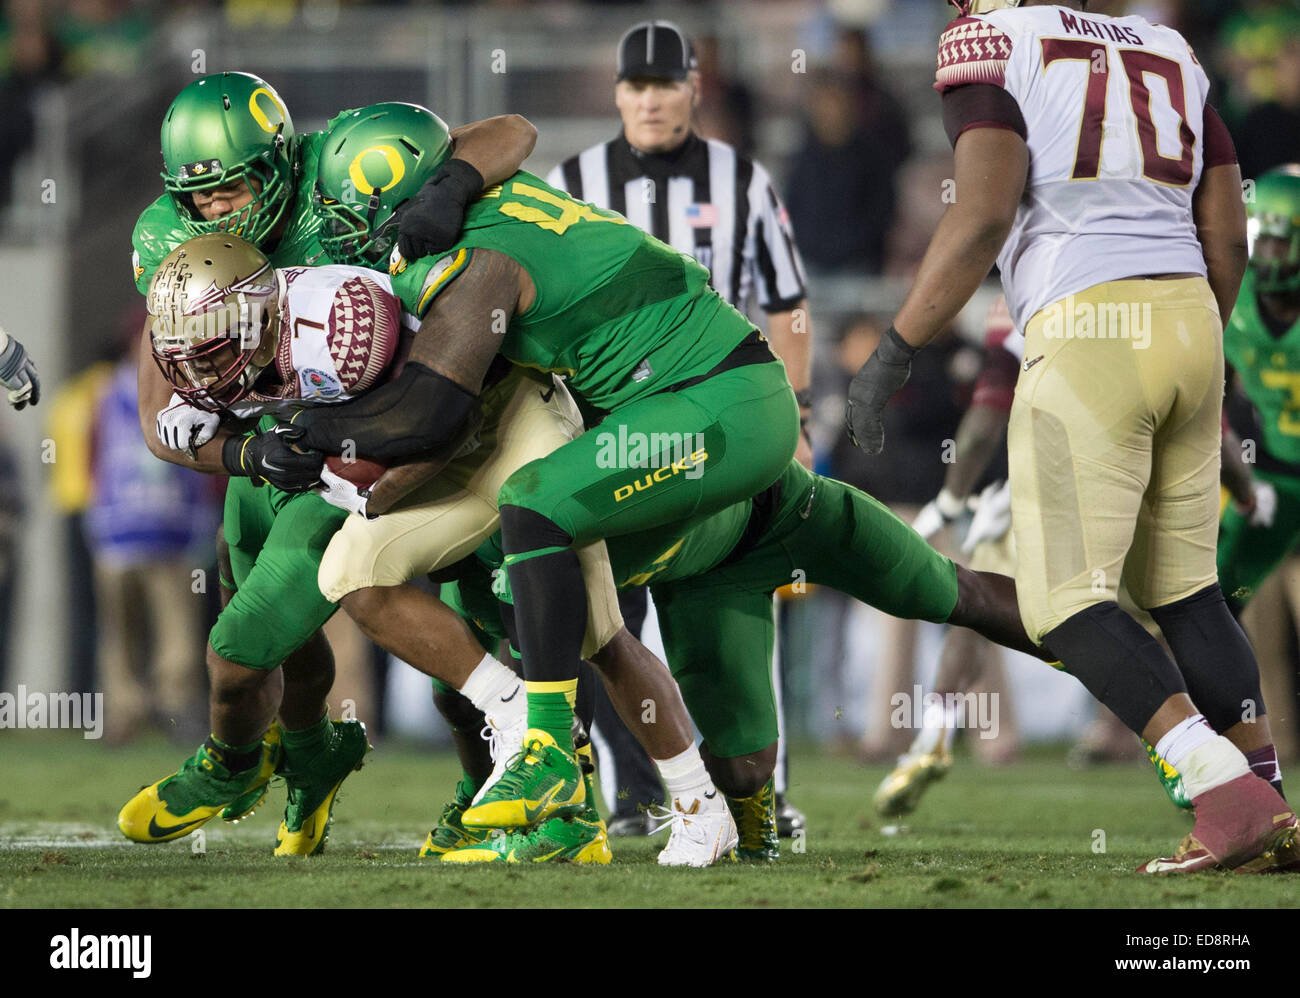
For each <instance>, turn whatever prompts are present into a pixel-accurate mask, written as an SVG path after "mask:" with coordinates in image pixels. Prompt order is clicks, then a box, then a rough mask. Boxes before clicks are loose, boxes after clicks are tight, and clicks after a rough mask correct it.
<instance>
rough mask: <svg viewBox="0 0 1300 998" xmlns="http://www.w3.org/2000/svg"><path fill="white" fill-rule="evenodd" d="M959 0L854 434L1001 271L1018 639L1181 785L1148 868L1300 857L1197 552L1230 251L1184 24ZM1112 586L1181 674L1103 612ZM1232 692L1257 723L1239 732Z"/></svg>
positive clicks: (1211, 508)
mask: <svg viewBox="0 0 1300 998" xmlns="http://www.w3.org/2000/svg"><path fill="white" fill-rule="evenodd" d="M954 2H957V6H958V7H959V8H960V10H961V13H962V15H963V16H962V17H960V18H958V19H957V20H955V21H954V22H953V23H952V24H951V25H949V27H948V29H947V30H946V31H945V33H944V36H943V39H942V41H941V43H940V49H939V68H938V81H937V84H936V86H937V88H938V89H939V91H940V92H941V93H942V94H943V103H944V119H945V124H946V125H947V128H948V131H949V134H950V137H951V138H952V140H953V142H954V145H955V160H956V186H957V190H958V191H960V195H959V197H958V199H957V201H956V203H954V204H953V205H951V206H950V207H949V208H948V210H947V212H946V213H945V215H944V217H943V219H942V221H941V222H940V224H939V229H938V231H937V232H936V233H935V236H934V238H933V239H932V241H931V243H930V247H929V249H928V251H927V253H926V257H925V259H924V260H923V262H922V264H921V268H920V271H919V272H918V274H917V278H916V281H915V283H914V284H913V287H912V289H911V291H910V292H909V294H908V297H907V299H906V300H905V301H904V303H903V306H902V308H901V310H900V311H899V313H898V316H897V317H896V319H895V322H894V324H893V326H892V327H891V328H890V330H889V332H888V333H887V335H886V336H885V337H884V338H883V339H882V341H881V344H880V346H879V347H877V349H876V351H875V353H874V354H873V355H872V357H871V358H870V359H869V360H868V361H867V363H866V364H865V365H864V366H863V369H862V370H861V371H860V372H859V373H858V375H857V376H856V377H855V378H854V380H853V383H852V384H851V386H850V389H849V409H848V421H849V425H850V429H851V431H852V433H853V434H854V436H855V439H856V440H857V441H858V443H859V444H860V445H861V446H862V447H863V448H864V449H865V450H866V451H868V452H869V453H879V452H880V450H881V449H882V447H883V444H884V440H883V433H882V430H881V420H880V414H881V411H882V410H883V408H884V406H885V404H886V403H887V402H888V400H889V398H890V397H891V396H892V395H893V394H894V392H896V391H897V390H898V388H899V387H900V386H901V385H902V384H903V383H904V382H905V381H906V379H907V376H908V372H909V369H910V364H911V358H912V355H913V354H914V353H915V352H916V350H917V349H919V348H920V347H921V346H923V345H924V344H926V343H927V342H929V341H930V339H932V338H933V337H934V336H935V335H936V334H937V332H938V331H939V330H940V329H941V328H943V326H944V325H946V324H947V323H948V322H950V321H951V320H952V318H953V316H954V315H956V313H957V311H958V309H959V308H960V307H961V306H962V305H963V304H964V303H965V302H966V300H967V299H968V298H969V297H970V295H971V293H972V292H973V291H974V289H975V288H976V286H977V285H978V284H979V282H980V281H982V280H983V278H984V276H985V275H986V274H987V273H988V271H989V269H990V267H991V266H992V264H993V262H994V260H995V258H996V259H997V261H998V263H999V266H1000V269H1001V272H1002V282H1003V288H1004V290H1005V292H1006V295H1007V301H1008V304H1009V306H1010V308H1011V312H1012V316H1013V319H1014V321H1015V323H1016V325H1017V326H1018V327H1019V328H1022V329H1023V330H1024V334H1025V360H1024V362H1023V363H1022V365H1021V373H1020V377H1019V381H1018V383H1017V386H1016V396H1015V402H1014V405H1013V408H1012V413H1011V423H1010V431H1009V451H1010V469H1011V495H1012V529H1013V530H1014V536H1015V542H1016V550H1017V559H1018V563H1017V574H1016V583H1017V593H1018V596H1019V600H1020V606H1021V613H1022V615H1023V617H1024V622H1025V629H1026V631H1027V632H1028V633H1029V635H1030V637H1031V638H1033V639H1034V640H1035V641H1037V642H1040V643H1041V644H1042V645H1043V646H1044V647H1046V648H1048V649H1049V650H1050V651H1051V652H1052V653H1054V654H1055V655H1056V657H1057V658H1058V659H1059V660H1060V661H1061V662H1063V663H1064V666H1065V668H1066V669H1067V670H1068V671H1069V672H1071V673H1072V674H1073V675H1075V676H1076V677H1077V678H1078V679H1079V680H1080V681H1081V682H1083V684H1084V685H1085V686H1086V687H1087V688H1088V690H1089V691H1090V692H1091V693H1092V694H1093V695H1094V696H1096V697H1097V698H1098V699H1099V700H1101V701H1102V703H1104V704H1105V705H1106V706H1107V707H1109V708H1110V709H1111V710H1112V711H1113V712H1114V713H1115V714H1116V715H1117V716H1118V717H1119V718H1120V719H1121V720H1122V721H1124V723H1125V724H1126V725H1128V726H1129V727H1130V728H1131V729H1132V730H1133V731H1135V732H1137V733H1139V734H1140V735H1142V737H1143V738H1144V739H1145V740H1146V741H1147V742H1149V743H1150V744H1152V745H1154V746H1155V747H1156V750H1157V753H1158V754H1159V755H1160V756H1161V757H1162V758H1164V759H1166V760H1168V762H1169V763H1170V764H1171V765H1172V766H1174V767H1175V768H1176V769H1178V770H1179V772H1180V773H1181V774H1182V777H1183V781H1184V784H1185V786H1186V788H1187V792H1188V794H1189V795H1190V796H1191V798H1192V801H1193V805H1194V808H1195V815H1196V824H1195V827H1194V829H1193V831H1192V833H1191V834H1190V835H1188V836H1187V837H1186V838H1185V839H1184V840H1183V841H1182V842H1181V843H1180V844H1179V846H1178V849H1177V851H1176V852H1175V854H1174V855H1173V856H1171V857H1167V858H1160V859H1154V860H1151V861H1150V862H1148V863H1146V864H1144V865H1143V866H1142V867H1141V872H1146V873H1188V872H1194V871H1198V870H1205V869H1209V868H1212V867H1215V866H1224V867H1227V868H1229V869H1234V870H1238V871H1241V872H1257V871H1264V870H1274V869H1280V868H1283V867H1287V866H1291V865H1295V864H1300V841H1298V839H1300V821H1298V820H1297V818H1296V816H1295V814H1294V813H1293V812H1292V811H1291V809H1290V808H1289V807H1287V805H1286V803H1285V801H1283V800H1282V798H1281V797H1280V796H1279V795H1278V793H1277V791H1276V790H1275V789H1274V788H1273V787H1271V786H1270V785H1269V783H1268V782H1266V781H1265V780H1263V779H1260V778H1259V777H1258V776H1257V775H1255V773H1253V772H1252V770H1251V767H1250V763H1249V762H1248V760H1247V758H1246V755H1245V754H1244V752H1251V751H1255V750H1257V749H1259V748H1263V747H1264V746H1266V745H1268V744H1270V743H1271V741H1272V739H1271V736H1270V735H1269V732H1268V725H1267V723H1266V722H1265V721H1264V718H1263V717H1262V713H1263V711H1262V704H1261V697H1260V690H1259V671H1258V667H1257V665H1256V662H1255V657H1254V653H1253V652H1252V650H1251V648H1250V645H1249V644H1248V643H1247V641H1246V639H1245V636H1244V635H1243V634H1242V633H1241V630H1240V628H1238V627H1237V626H1236V622H1235V621H1234V620H1233V619H1232V615H1231V614H1230V613H1229V611H1228V608H1227V605H1226V603H1225V602H1224V599H1223V594H1222V592H1221V591H1220V588H1219V584H1218V579H1217V575H1216V572H1215V566H1214V563H1213V557H1212V552H1213V550H1214V545H1215V539H1216V533H1217V528H1218V488H1217V485H1218V481H1217V480H1218V472H1219V447H1220V432H1219V427H1220V413H1221V396H1222V386H1223V366H1222V364H1223V353H1222V325H1221V322H1220V316H1223V315H1227V314H1229V313H1230V311H1231V308H1232V304H1233V302H1234V301H1235V300H1236V297H1237V292H1238V289H1239V286H1240V283H1241V278H1242V273H1243V270H1244V268H1245V262H1246V253H1245V213H1244V210H1243V208H1242V203H1241V200H1242V199H1241V173H1240V170H1239V169H1238V167H1237V164H1236V156H1235V153H1234V151H1233V149H1232V142H1231V139H1230V138H1229V137H1228V134H1227V130H1226V128H1225V127H1224V126H1223V124H1222V121H1221V120H1220V119H1219V118H1218V116H1217V114H1215V112H1214V111H1213V109H1212V108H1210V107H1208V106H1207V104H1206V93H1207V91H1208V89H1209V80H1208V79H1207V77H1206V75H1205V72H1204V70H1202V69H1201V67H1200V65H1199V64H1198V63H1197V62H1196V59H1195V57H1194V56H1193V54H1192V52H1191V50H1190V48H1189V47H1188V46H1187V43H1186V41H1184V40H1183V38H1182V37H1181V36H1180V35H1179V34H1178V33H1177V32H1176V31H1174V30H1172V29H1170V28H1165V27H1160V26H1155V25H1151V24H1149V23H1148V22H1147V21H1145V20H1144V19H1143V18H1141V17H1138V16H1128V17H1119V18H1112V17H1107V16H1105V15H1101V14H1096V15H1093V14H1088V13H1085V12H1084V7H1085V4H1084V3H1082V2H1080V0H1069V2H1055V3H1052V2H1041V0H1026V2H1025V3H1024V4H1023V5H1021V4H1019V3H1017V2H1016V0H954ZM1016 7H1019V8H1020V9H1013V8H1016ZM1153 80H1159V81H1160V82H1159V83H1158V85H1156V86H1154V87H1153V86H1152V85H1151V82H1150V81H1153ZM1108 121H1109V125H1108ZM1071 137H1072V138H1071ZM1103 220H1104V224H1103ZM1121 574H1122V575H1123V578H1124V581H1125V583H1126V584H1127V586H1128V588H1129V591H1130V593H1131V594H1132V596H1133V597H1134V599H1135V601H1136V602H1137V604H1138V605H1139V606H1140V607H1142V608H1144V609H1146V610H1148V611H1149V612H1150V613H1151V614H1152V616H1153V617H1154V618H1155V619H1156V621H1157V623H1158V624H1159V625H1160V628H1161V630H1162V631H1163V632H1164V635H1165V637H1166V639H1167V640H1168V642H1169V644H1170V647H1171V648H1172V649H1173V653H1174V658H1173V660H1171V659H1170V657H1169V656H1168V655H1167V654H1166V653H1165V652H1164V651H1163V650H1162V649H1161V647H1160V645H1159V644H1158V643H1157V642H1156V641H1155V639H1154V638H1152V637H1151V636H1150V635H1149V634H1148V633H1147V632H1146V631H1145V630H1143V628H1142V627H1141V626H1140V625H1139V624H1138V623H1137V621H1135V620H1134V619H1133V617H1132V616H1130V615H1129V614H1127V613H1125V612H1124V611H1123V610H1122V609H1120V607H1119V605H1118V604H1117V602H1116V594H1117V590H1118V587H1119V583H1120V578H1121ZM1243 702H1250V703H1252V704H1255V705H1258V707H1259V710H1258V713H1259V715H1261V716H1254V715H1252V716H1251V717H1250V718H1249V721H1245V720H1242V718H1241V712H1242V706H1241V705H1242V703H1243ZM1202 711H1205V712H1206V713H1202ZM1225 736H1226V737H1225Z"/></svg>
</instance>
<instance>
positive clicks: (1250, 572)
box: [1216, 471, 1300, 609]
mask: <svg viewBox="0 0 1300 998" xmlns="http://www.w3.org/2000/svg"><path fill="white" fill-rule="evenodd" d="M1255 477H1256V478H1258V479H1261V480H1262V481H1265V482H1268V483H1269V484H1270V485H1272V486H1273V488H1274V489H1276V490H1277V512H1276V513H1275V514H1274V516H1273V525H1272V526H1269V527H1252V526H1251V525H1250V516H1249V515H1248V514H1245V513H1242V512H1241V511H1240V510H1239V509H1237V507H1236V506H1235V505H1233V504H1232V503H1229V504H1228V508H1227V509H1225V510H1224V512H1223V517H1222V518H1221V519H1220V521H1219V546H1218V552H1217V555H1216V558H1217V561H1218V568H1219V585H1220V587H1221V588H1222V589H1223V595H1224V596H1225V597H1226V598H1227V600H1228V603H1229V604H1230V605H1233V606H1235V607H1236V608H1238V609H1240V608H1241V607H1243V606H1245V605H1246V604H1247V603H1249V602H1250V598H1251V597H1252V596H1253V595H1255V590H1256V589H1258V588H1259V586H1260V584H1261V583H1262V582H1263V581H1264V580H1265V579H1267V578H1268V577H1269V576H1270V575H1271V574H1272V573H1273V570H1274V569H1276V568H1277V567H1278V565H1280V564H1281V563H1282V561H1283V559H1285V558H1286V556H1287V555H1289V554H1290V553H1291V552H1292V551H1294V550H1295V548H1296V545H1297V544H1298V543H1300V478H1296V477H1294V476H1292V475H1286V474H1277V473H1274V472H1268V471H1256V472H1255Z"/></svg>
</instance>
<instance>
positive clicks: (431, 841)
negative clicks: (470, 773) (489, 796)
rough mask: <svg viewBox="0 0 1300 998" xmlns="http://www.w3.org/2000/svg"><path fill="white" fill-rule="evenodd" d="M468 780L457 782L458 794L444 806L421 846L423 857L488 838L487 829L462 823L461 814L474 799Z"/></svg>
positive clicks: (443, 852)
mask: <svg viewBox="0 0 1300 998" xmlns="http://www.w3.org/2000/svg"><path fill="white" fill-rule="evenodd" d="M466 780H468V777H465V778H464V779H462V780H461V781H460V782H459V783H457V784H456V796H455V797H454V798H453V799H452V800H451V801H449V802H448V803H447V804H445V805H444V806H443V809H442V816H441V817H440V818H439V819H438V824H436V825H435V826H434V827H433V830H432V831H431V832H429V835H428V837H427V838H426V839H425V840H424V845H422V846H420V858H421V859H428V858H429V857H433V858H435V859H437V858H439V857H441V856H443V855H445V854H446V853H449V852H451V851H452V850H453V849H459V848H461V847H462V846H472V845H477V844H478V843H480V842H482V841H483V840H484V839H485V838H487V836H488V832H487V830H486V829H482V828H466V827H465V826H464V825H463V824H461V820H460V819H461V816H462V815H463V814H464V813H465V809H466V808H467V807H469V806H470V804H471V803H472V801H473V799H474V791H473V789H472V788H467V787H466V785H465V783H466ZM467 791H468V792H467Z"/></svg>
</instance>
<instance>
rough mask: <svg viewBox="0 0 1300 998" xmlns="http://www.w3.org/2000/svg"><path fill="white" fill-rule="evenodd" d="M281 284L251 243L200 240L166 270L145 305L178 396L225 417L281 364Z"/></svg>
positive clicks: (181, 250)
mask: <svg viewBox="0 0 1300 998" xmlns="http://www.w3.org/2000/svg"><path fill="white" fill-rule="evenodd" d="M281 290H282V288H281V281H280V278H279V276H278V275H277V274H276V271H275V269H274V268H273V267H272V266H271V262H270V261H269V260H268V259H267V258H266V257H265V256H264V255H263V254H262V253H261V251H260V250H258V249H257V248H256V247H254V246H253V245H251V244H250V243H247V242H245V241H244V240H242V239H240V238H239V237H238V236H234V235H231V234H229V233H225V232H218V233H213V234H210V235H206V236H196V237H195V238H193V239H189V240H187V241H186V242H183V243H181V245H180V246H178V247H176V249H174V250H172V252H171V253H169V254H168V255H167V257H166V258H165V259H164V260H163V262H162V263H160V264H159V265H158V270H157V272H156V273H155V274H154V275H153V280H152V281H150V282H149V292H148V295H147V296H146V298H145V302H146V304H147V306H148V308H149V315H150V316H151V317H152V320H153V324H152V340H153V356H154V360H155V361H157V363H158V367H159V368H160V369H161V370H162V373H163V376H164V377H165V378H166V379H167V380H168V381H169V382H171V384H172V387H173V388H175V389H176V393H177V394H178V395H180V396H181V398H183V399H185V401H187V402H189V403H190V404H191V405H195V406H198V407H199V408H200V409H206V410H208V411H209V412H218V411H220V410H222V409H225V408H227V407H228V406H230V405H232V404H234V403H235V402H237V401H239V400H240V399H241V398H243V397H244V396H245V395H247V394H248V393H249V392H250V391H251V390H252V388H253V383H254V382H255V381H257V378H258V376H259V375H260V374H261V373H262V371H263V370H264V369H265V368H266V367H267V365H269V364H271V363H272V362H273V361H274V360H275V351H276V346H277V344H278V343H279V339H280V318H281V317H280V294H281Z"/></svg>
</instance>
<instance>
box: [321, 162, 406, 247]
mask: <svg viewBox="0 0 1300 998" xmlns="http://www.w3.org/2000/svg"><path fill="white" fill-rule="evenodd" d="M379 195H380V192H379V191H374V192H373V193H372V194H371V195H370V197H369V198H368V199H367V201H366V206H365V207H366V214H365V216H364V217H363V216H362V215H361V213H360V212H358V211H357V210H356V209H355V208H352V207H351V206H349V205H347V204H345V203H344V202H342V201H337V200H335V199H334V198H331V197H327V196H326V194H325V192H324V190H323V189H322V188H321V185H320V184H319V183H317V185H316V189H315V191H314V193H313V197H312V203H313V206H314V209H315V212H316V214H317V216H318V217H319V218H320V219H321V230H320V235H319V237H318V238H319V239H320V243H321V245H322V246H323V247H325V252H326V254H327V255H328V256H329V258H330V259H331V260H333V261H334V262H335V263H347V264H352V265H354V266H358V267H367V266H369V267H382V266H384V265H385V263H386V261H387V260H388V257H389V255H390V254H391V253H392V251H393V247H394V246H395V245H396V244H397V212H396V211H393V210H385V209H384V208H383V207H382V204H381V199H380V196H379Z"/></svg>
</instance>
